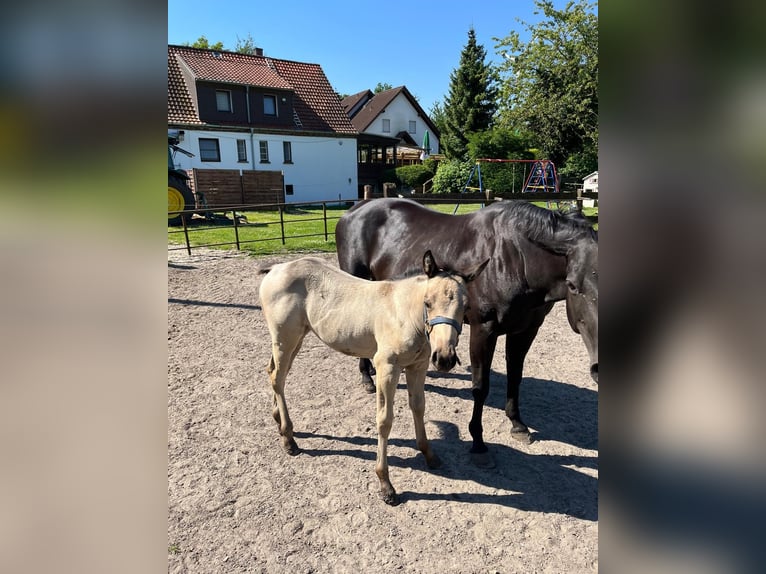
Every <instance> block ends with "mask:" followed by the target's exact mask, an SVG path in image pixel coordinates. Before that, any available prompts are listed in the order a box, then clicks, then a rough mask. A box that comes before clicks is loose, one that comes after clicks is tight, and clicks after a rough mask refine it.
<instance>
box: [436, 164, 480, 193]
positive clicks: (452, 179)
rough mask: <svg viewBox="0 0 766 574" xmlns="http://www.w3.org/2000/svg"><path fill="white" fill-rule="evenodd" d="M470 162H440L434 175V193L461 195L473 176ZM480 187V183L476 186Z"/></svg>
mask: <svg viewBox="0 0 766 574" xmlns="http://www.w3.org/2000/svg"><path fill="white" fill-rule="evenodd" d="M472 168H473V163H472V162H470V161H460V160H447V161H442V162H439V167H438V169H437V170H436V175H434V187H433V193H460V192H461V191H463V187H464V186H465V182H466V181H467V180H468V176H469V175H470V174H471V169H472ZM476 187H478V183H477V185H476Z"/></svg>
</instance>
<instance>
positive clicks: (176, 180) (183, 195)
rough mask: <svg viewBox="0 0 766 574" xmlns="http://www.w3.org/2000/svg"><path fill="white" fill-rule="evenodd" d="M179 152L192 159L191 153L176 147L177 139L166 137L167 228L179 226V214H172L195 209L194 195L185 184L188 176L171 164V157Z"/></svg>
mask: <svg viewBox="0 0 766 574" xmlns="http://www.w3.org/2000/svg"><path fill="white" fill-rule="evenodd" d="M179 151H180V152H181V153H182V154H184V155H187V156H189V157H194V154H193V153H191V152H188V151H186V150H185V149H181V148H180V147H178V138H177V137H175V136H171V135H168V226H171V225H173V226H175V225H181V214H180V213H173V212H177V211H186V210H191V209H194V208H195V205H194V194H193V193H192V190H191V188H190V187H189V184H188V183H187V182H188V180H189V176H188V175H186V172H185V171H183V170H180V169H176V168H175V164H174V163H173V155H174V153H175V152H179ZM190 215H191V212H190V213H188V214H187V217H188V216H190Z"/></svg>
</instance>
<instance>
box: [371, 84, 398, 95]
mask: <svg viewBox="0 0 766 574" xmlns="http://www.w3.org/2000/svg"><path fill="white" fill-rule="evenodd" d="M393 88H394V87H393V86H392V85H391V84H387V83H384V82H378V85H377V86H375V89H374V90H372V93H373V94H379V93H380V92H385V91H386V90H392V89H393Z"/></svg>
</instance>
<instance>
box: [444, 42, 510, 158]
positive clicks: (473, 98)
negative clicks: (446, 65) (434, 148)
mask: <svg viewBox="0 0 766 574" xmlns="http://www.w3.org/2000/svg"><path fill="white" fill-rule="evenodd" d="M486 55H487V52H486V50H485V49H484V47H483V46H481V45H480V44H477V43H476V32H475V31H474V29H473V28H471V29H469V31H468V43H467V44H466V45H465V47H464V48H463V51H462V53H461V55H460V66H459V67H458V68H457V69H455V70H453V71H452V73H451V74H450V87H449V94H448V95H447V97H446V98H445V102H444V126H443V129H441V147H442V148H443V149H444V153H445V154H446V156H447V157H448V158H449V159H459V160H466V159H468V147H467V145H468V134H470V133H473V132H480V131H484V130H486V129H487V128H489V127H490V125H491V124H492V121H493V119H494V115H495V110H496V99H497V87H496V75H495V71H494V68H493V67H492V66H491V65H489V64H485V62H484V59H485V57H486ZM437 126H439V124H437ZM439 127H440V128H442V126H439Z"/></svg>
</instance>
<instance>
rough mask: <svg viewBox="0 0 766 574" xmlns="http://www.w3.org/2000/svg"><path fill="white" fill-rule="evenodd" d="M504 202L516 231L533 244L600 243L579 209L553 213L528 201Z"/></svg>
mask: <svg viewBox="0 0 766 574" xmlns="http://www.w3.org/2000/svg"><path fill="white" fill-rule="evenodd" d="M502 203H503V204H504V205H503V207H504V208H505V213H506V214H507V215H508V217H509V218H510V219H511V220H512V221H511V222H510V223H511V225H513V228H514V229H515V230H517V231H519V232H521V233H522V234H523V235H524V236H526V237H527V238H528V239H529V240H530V241H534V242H536V243H544V244H550V243H555V244H562V243H563V244H569V243H573V242H575V241H578V240H580V239H583V238H590V239H593V240H594V241H598V233H597V232H596V231H595V230H594V229H593V226H592V225H591V224H590V222H589V221H588V220H587V219H586V218H585V217H584V216H583V215H582V214H581V213H579V212H578V211H577V210H574V209H573V210H571V211H569V212H563V211H553V210H550V209H545V208H543V207H538V206H536V205H534V204H532V203H529V202H527V201H509V202H507V203H508V204H510V205H505V204H506V202H502Z"/></svg>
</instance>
